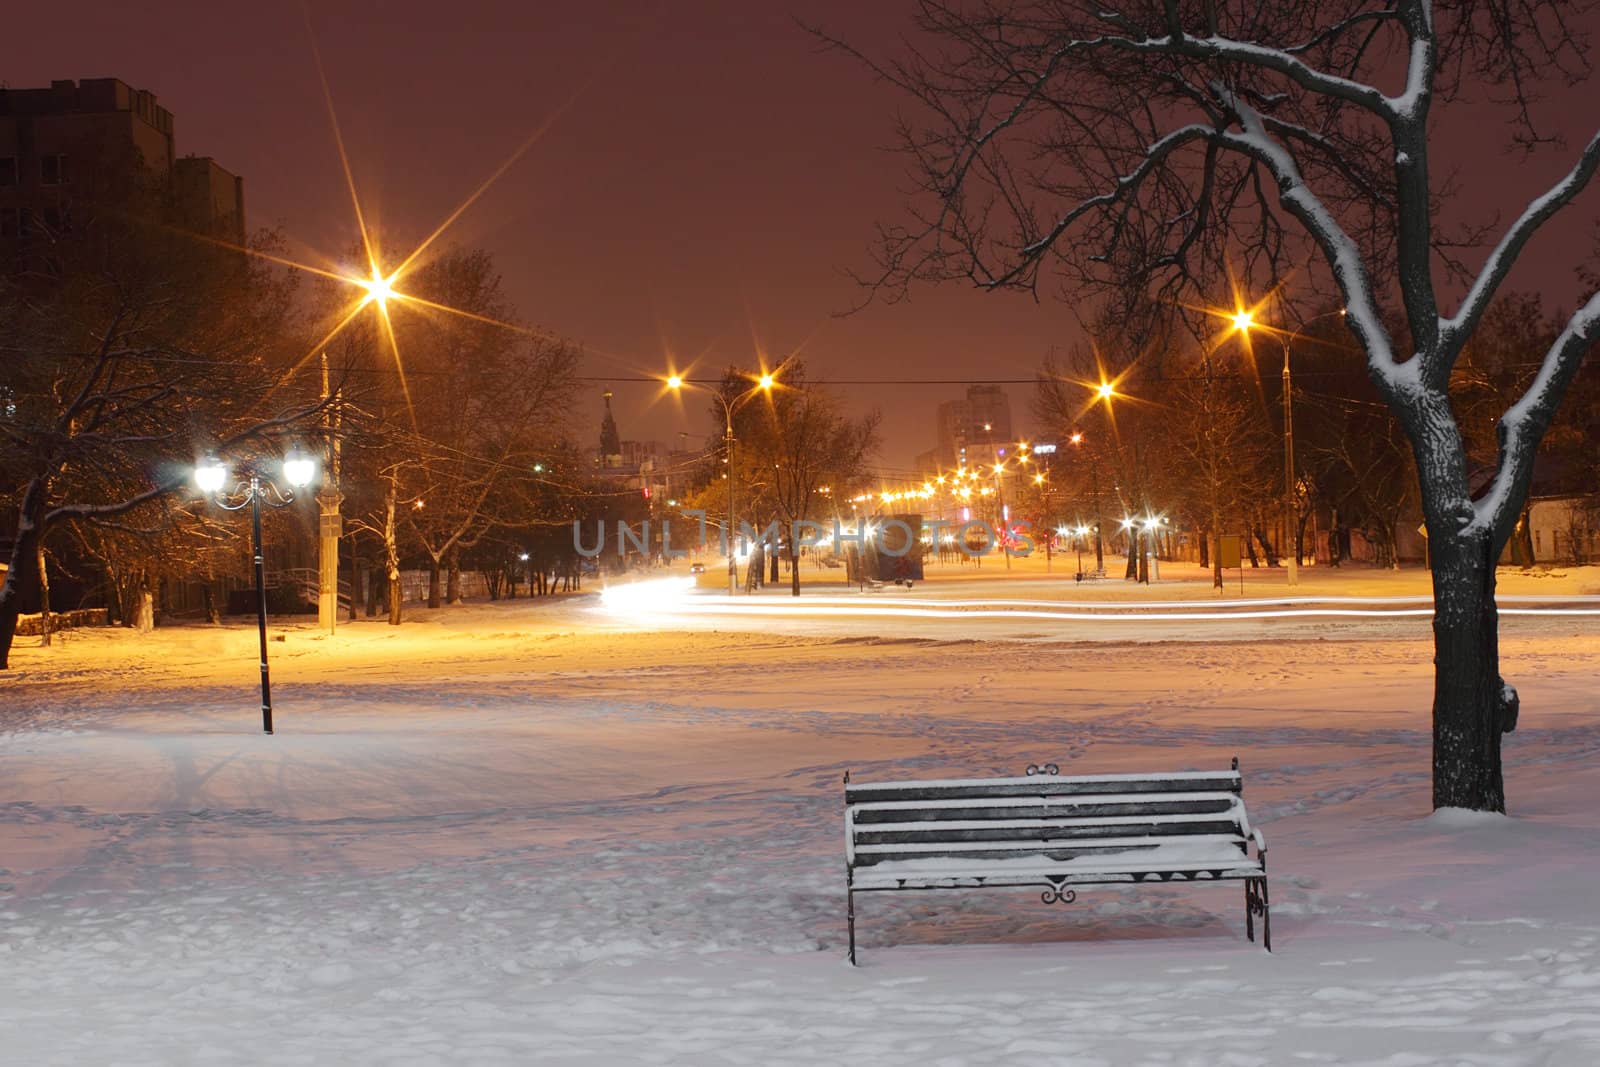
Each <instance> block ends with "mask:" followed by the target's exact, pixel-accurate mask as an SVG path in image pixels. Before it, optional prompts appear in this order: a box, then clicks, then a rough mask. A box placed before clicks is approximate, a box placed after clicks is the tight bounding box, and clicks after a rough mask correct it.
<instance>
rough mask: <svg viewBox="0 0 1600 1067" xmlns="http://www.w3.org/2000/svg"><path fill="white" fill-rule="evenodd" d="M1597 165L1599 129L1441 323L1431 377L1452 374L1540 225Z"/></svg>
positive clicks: (1524, 215)
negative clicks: (1437, 353) (1462, 353)
mask: <svg viewBox="0 0 1600 1067" xmlns="http://www.w3.org/2000/svg"><path fill="white" fill-rule="evenodd" d="M1597 169H1600V133H1596V134H1595V136H1594V137H1593V138H1592V139H1591V140H1590V141H1589V143H1588V145H1587V146H1586V147H1585V148H1584V150H1583V153H1582V154H1581V155H1580V156H1579V157H1578V161H1577V163H1576V164H1575V165H1574V166H1573V168H1572V170H1571V171H1569V172H1568V173H1567V175H1566V176H1565V177H1564V178H1562V179H1561V180H1560V181H1558V182H1556V184H1555V185H1553V186H1551V187H1550V189H1549V190H1548V191H1547V192H1545V193H1544V194H1543V195H1541V196H1539V197H1537V198H1535V199H1534V200H1533V201H1532V202H1531V203H1530V204H1529V205H1528V207H1527V209H1526V210H1525V211H1523V213H1522V215H1521V216H1520V217H1519V218H1518V219H1517V220H1516V222H1514V223H1512V224H1511V227H1510V228H1509V229H1508V230H1506V232H1505V235H1504V236H1502V237H1501V238H1500V241H1499V243H1498V244H1496V245H1495V247H1494V250H1493V251H1492V252H1490V253H1489V258H1488V259H1487V260H1485V261H1484V264H1483V269H1482V270H1481V271H1479V272H1478V277H1477V279H1476V280H1474V281H1473V283H1472V288H1471V289H1470V290H1469V291H1468V292H1467V295H1466V297H1465V298H1464V299H1463V300H1462V301H1461V307H1460V308H1459V309H1458V310H1457V311H1456V314H1455V316H1454V317H1453V318H1451V319H1448V320H1446V321H1445V322H1443V323H1441V324H1440V330H1439V342H1440V343H1439V358H1438V360H1437V362H1436V364H1435V365H1434V366H1432V367H1430V368H1429V377H1430V379H1437V380H1438V381H1439V382H1441V383H1442V381H1443V380H1445V379H1447V378H1448V377H1449V375H1450V369H1451V366H1452V365H1453V364H1454V363H1455V360H1456V357H1457V355H1458V354H1459V353H1460V351H1461V347H1462V345H1463V344H1464V343H1465V342H1466V339H1467V338H1468V337H1471V336H1472V332H1473V330H1474V329H1476V328H1477V325H1478V320H1479V319H1480V318H1482V317H1483V313H1484V311H1485V310H1487V309H1488V307H1489V304H1490V303H1491V302H1492V301H1493V300H1494V295H1495V292H1496V290H1498V289H1499V288H1500V284H1501V283H1502V282H1504V281H1505V279H1506V275H1507V274H1509V273H1510V272H1511V268H1512V266H1513V265H1514V264H1515V263H1516V261H1517V257H1518V256H1519V255H1521V254H1522V249H1523V247H1524V246H1526V245H1527V243H1528V241H1529V239H1530V238H1532V237H1533V235H1534V234H1535V233H1537V232H1538V230H1539V227H1541V226H1543V225H1544V223H1545V222H1547V221H1548V220H1549V219H1550V218H1551V216H1553V215H1555V213H1556V212H1558V211H1560V210H1561V209H1562V208H1564V207H1566V206H1567V205H1568V204H1569V203H1571V202H1572V201H1573V199H1574V198H1575V197H1577V195H1578V194H1579V193H1581V192H1582V191H1583V190H1584V188H1585V187H1586V186H1587V185H1588V184H1589V181H1590V180H1591V179H1592V178H1593V177H1594V174H1595V171H1596V170H1597Z"/></svg>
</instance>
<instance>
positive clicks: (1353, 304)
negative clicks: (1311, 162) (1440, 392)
mask: <svg viewBox="0 0 1600 1067" xmlns="http://www.w3.org/2000/svg"><path fill="white" fill-rule="evenodd" d="M1212 91H1213V92H1215V93H1216V94H1217V96H1218V98H1219V99H1222V100H1224V101H1226V102H1227V104H1228V106H1229V107H1231V108H1232V109H1233V111H1234V114H1235V115H1236V116H1237V117H1238V119H1239V130H1237V131H1233V130H1223V131H1218V132H1216V133H1215V134H1214V135H1213V136H1214V138H1215V139H1216V140H1217V141H1218V142H1219V143H1220V144H1222V145H1224V146H1226V147H1228V148H1230V149H1232V150H1234V151H1236V152H1241V153H1243V154H1245V155H1247V156H1250V157H1251V158H1253V159H1257V160H1259V161H1261V163H1262V164H1264V165H1265V166H1266V168H1267V169H1268V170H1269V171H1270V172H1271V173H1272V176H1273V178H1274V180H1276V181H1277V183H1278V193H1279V199H1280V200H1281V201H1282V203H1283V206H1284V209H1285V210H1286V211H1288V212H1289V213H1290V214H1291V215H1293V216H1294V217H1295V218H1297V219H1299V220H1300V223H1301V224H1302V225H1303V226H1305V228H1306V231H1307V232H1308V233H1310V234H1311V237H1312V239H1313V240H1315V241H1316V242H1317V246H1318V247H1319V248H1321V249H1322V253H1323V255H1324V257H1326V259H1327V261H1328V265H1329V266H1330V267H1331V268H1332V269H1333V275H1334V279H1335V280H1336V281H1337V282H1338V284H1339V290H1340V292H1341V293H1342V294H1343V296H1344V303H1345V317H1346V321H1347V322H1349V324H1350V328H1351V329H1352V330H1354V331H1355V334H1356V336H1357V337H1358V338H1360V340H1361V342H1362V345H1363V346H1364V347H1365V348H1366V350H1367V353H1368V356H1367V361H1368V365H1369V367H1370V368H1371V370H1372V372H1373V374H1374V375H1375V376H1376V377H1377V379H1378V380H1379V381H1380V382H1382V383H1386V384H1387V385H1388V387H1389V388H1398V387H1399V386H1400V385H1401V384H1402V381H1403V379H1402V378H1401V376H1400V374H1399V373H1398V372H1400V371H1401V370H1402V365H1400V364H1397V363H1396V362H1395V359H1394V346H1393V344H1392V342H1391V340H1390V338H1389V333H1388V330H1387V329H1385V327H1384V325H1383V322H1382V320H1381V319H1380V318H1379V316H1378V309H1377V305H1376V303H1375V302H1374V300H1373V294H1372V280H1371V278H1369V277H1368V275H1367V267H1366V264H1365V263H1364V262H1363V260H1362V258H1361V250H1360V249H1359V248H1358V247H1357V246H1356V243H1355V241H1354V240H1353V239H1351V237H1350V235H1349V234H1348V233H1346V232H1345V229H1344V227H1342V226H1340V225H1339V220H1338V219H1336V218H1334V215H1333V212H1332V211H1330V210H1329V209H1328V206H1327V205H1326V204H1324V203H1323V202H1322V200H1321V199H1320V198H1319V197H1318V196H1317V195H1316V194H1315V193H1314V192H1312V191H1311V189H1310V187H1309V186H1307V185H1306V182H1305V179H1304V178H1303V177H1302V176H1301V174H1300V168H1299V165H1298V164H1297V163H1296V162H1295V159H1294V156H1293V155H1292V154H1291V153H1290V152H1289V151H1288V149H1286V148H1285V147H1284V146H1283V145H1282V144H1281V143H1280V142H1279V141H1278V140H1276V139H1275V138H1274V137H1272V135H1271V134H1269V133H1268V132H1267V129H1266V124H1265V122H1264V121H1263V119H1262V116H1261V114H1260V112H1258V111H1256V110H1255V109H1254V108H1252V107H1250V106H1249V105H1248V104H1245V103H1244V102H1243V101H1242V100H1240V99H1239V98H1238V95H1237V94H1235V93H1234V92H1232V91H1231V90H1229V89H1228V88H1226V87H1225V86H1223V85H1222V84H1220V83H1213V85H1212Z"/></svg>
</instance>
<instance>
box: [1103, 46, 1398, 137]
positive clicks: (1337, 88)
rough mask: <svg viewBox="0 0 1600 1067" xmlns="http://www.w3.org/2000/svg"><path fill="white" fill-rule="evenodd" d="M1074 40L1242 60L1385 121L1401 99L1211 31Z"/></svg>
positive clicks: (1278, 50) (1193, 56)
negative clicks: (1195, 34) (1202, 34)
mask: <svg viewBox="0 0 1600 1067" xmlns="http://www.w3.org/2000/svg"><path fill="white" fill-rule="evenodd" d="M1074 44H1075V45H1076V46H1078V47H1081V48H1083V49H1085V50H1093V49H1096V48H1114V49H1120V50H1122V51H1128V52H1143V53H1154V54H1159V55H1169V56H1183V57H1184V58H1186V59H1202V60H1207V59H1208V60H1230V61H1232V62H1235V63H1243V64H1246V65H1248V66H1252V67H1258V68H1260V69H1262V70H1270V71H1273V72H1275V73H1278V74H1282V75H1283V76H1284V77H1286V78H1288V79H1289V80H1290V81H1292V82H1294V83H1295V84H1296V85H1299V86H1300V87H1301V88H1303V89H1307V90H1309V91H1311V92H1313V93H1317V94H1319V95H1322V96H1331V97H1335V98H1337V99H1339V100H1345V101H1348V102H1349V103H1352V104H1355V105H1356V106H1358V107H1361V108H1364V109H1366V110H1367V111H1370V112H1371V113H1372V114H1374V115H1376V116H1378V117H1379V118H1381V119H1383V120H1384V121H1385V122H1394V121H1396V120H1397V119H1399V118H1400V117H1401V110H1400V107H1401V105H1402V104H1403V103H1404V97H1402V98H1400V99H1399V100H1398V101H1397V100H1394V99H1391V98H1389V97H1387V96H1385V95H1384V94H1383V92H1382V91H1380V90H1379V89H1377V88H1376V87H1374V86H1371V85H1368V84H1366V83H1365V82H1359V81H1355V80H1354V79H1351V78H1344V77H1341V76H1339V75H1337V74H1329V73H1328V72H1327V71H1323V70H1319V69H1317V68H1316V67H1313V66H1312V65H1311V64H1309V63H1307V62H1305V61H1304V60H1302V59H1300V58H1298V57H1296V56H1294V55H1291V54H1290V53H1288V52H1286V51H1284V50H1283V49H1281V48H1269V47H1267V46H1266V45H1261V44H1255V43H1253V42H1250V41H1236V40H1234V39H1232V38H1229V37H1217V36H1215V35H1213V36H1209V37H1191V36H1188V35H1187V34H1184V33H1182V32H1178V33H1173V34H1168V35H1167V36H1165V37H1139V38H1135V37H1115V36H1105V37H1096V38H1092V39H1088V40H1084V41H1081V42H1074Z"/></svg>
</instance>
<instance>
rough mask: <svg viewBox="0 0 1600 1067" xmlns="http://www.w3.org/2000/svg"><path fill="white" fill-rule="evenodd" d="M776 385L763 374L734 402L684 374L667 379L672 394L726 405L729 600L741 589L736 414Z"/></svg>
mask: <svg viewBox="0 0 1600 1067" xmlns="http://www.w3.org/2000/svg"><path fill="white" fill-rule="evenodd" d="M776 384H777V379H776V378H774V377H773V376H772V374H770V373H769V372H766V371H763V372H762V373H761V375H760V376H759V377H757V378H756V379H755V384H754V385H752V386H751V387H750V388H748V389H746V390H745V391H744V392H742V393H739V394H738V395H736V396H734V397H731V398H730V397H728V396H727V395H726V394H724V393H723V391H722V390H721V389H710V388H706V387H705V386H704V385H701V384H699V383H696V382H691V381H689V379H687V378H685V377H683V376H682V375H681V374H669V375H667V388H668V389H670V390H672V392H674V393H681V392H682V391H683V389H684V388H685V387H689V388H700V389H704V390H705V391H706V392H708V393H710V394H711V395H712V396H714V397H716V398H717V402H718V403H720V404H721V405H722V417H723V431H722V444H723V449H724V454H725V456H726V458H727V464H728V528H727V529H728V533H727V537H728V546H727V547H728V595H729V596H733V595H734V592H735V590H736V588H737V585H738V573H737V572H738V561H737V560H736V559H735V555H736V553H735V552H734V545H735V540H736V538H735V530H734V526H733V521H734V519H733V491H734V474H735V468H734V464H733V445H734V438H733V413H734V412H735V411H738V410H739V409H740V408H741V407H743V406H744V405H745V403H746V402H747V401H749V400H750V399H752V398H753V397H756V396H771V395H772V387H773V386H774V385H776Z"/></svg>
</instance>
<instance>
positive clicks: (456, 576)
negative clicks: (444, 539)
mask: <svg viewBox="0 0 1600 1067" xmlns="http://www.w3.org/2000/svg"><path fill="white" fill-rule="evenodd" d="M448 576H449V577H448V582H449V584H448V585H447V586H446V587H445V595H444V598H445V601H446V602H447V603H450V604H459V603H461V554H460V553H459V552H457V551H456V550H455V549H453V548H452V549H451V550H450V564H449V571H448Z"/></svg>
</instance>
